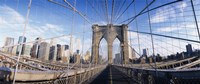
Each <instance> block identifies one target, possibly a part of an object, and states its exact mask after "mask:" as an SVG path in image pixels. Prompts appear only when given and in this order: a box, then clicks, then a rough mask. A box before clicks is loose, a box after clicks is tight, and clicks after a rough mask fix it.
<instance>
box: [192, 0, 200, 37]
mask: <svg viewBox="0 0 200 84" xmlns="http://www.w3.org/2000/svg"><path fill="white" fill-rule="evenodd" d="M190 2H191V5H192V11H193V16H194V20H195V23H196V28H197V32H198V35H199V40H200V33H199V25H198V22H197V17H196V13H195V9H194V4H193V0H190Z"/></svg>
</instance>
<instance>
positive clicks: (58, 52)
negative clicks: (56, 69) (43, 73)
mask: <svg viewBox="0 0 200 84" xmlns="http://www.w3.org/2000/svg"><path fill="white" fill-rule="evenodd" d="M61 54H62V52H61V45H60V44H57V57H56V60H57V61H59V60H61Z"/></svg>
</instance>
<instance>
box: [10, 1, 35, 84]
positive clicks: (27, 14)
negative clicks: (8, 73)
mask: <svg viewBox="0 0 200 84" xmlns="http://www.w3.org/2000/svg"><path fill="white" fill-rule="evenodd" d="M31 3H32V0H30V1H29V4H28V11H27V13H26V21H25V24H24V31H23V35H22V37H23V38H22V42H23V43H24V38H25V33H26V26H27V25H28V18H29V13H30V9H31ZM23 43H22V44H20V45H19V46H22V45H23ZM21 53H22V47H20V51H19V54H18V57H17V63H16V67H15V72H14V79H13V84H15V78H16V75H17V70H18V63H19V59H20V56H21Z"/></svg>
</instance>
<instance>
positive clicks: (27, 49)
mask: <svg viewBox="0 0 200 84" xmlns="http://www.w3.org/2000/svg"><path fill="white" fill-rule="evenodd" d="M31 47H32V45H25V48H24V50H23V55H24V56H27V57H30V54H31Z"/></svg>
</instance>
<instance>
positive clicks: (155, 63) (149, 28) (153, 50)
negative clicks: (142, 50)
mask: <svg viewBox="0 0 200 84" xmlns="http://www.w3.org/2000/svg"><path fill="white" fill-rule="evenodd" d="M146 4H147V5H148V2H147V0H146ZM147 11H148V19H149V29H150V33H151V43H152V50H153V57H154V64H155V70H156V77H158V74H157V65H156V56H155V50H154V41H153V35H152V28H151V18H150V14H149V6H148V7H147Z"/></svg>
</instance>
